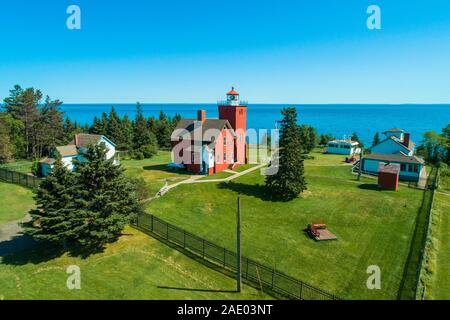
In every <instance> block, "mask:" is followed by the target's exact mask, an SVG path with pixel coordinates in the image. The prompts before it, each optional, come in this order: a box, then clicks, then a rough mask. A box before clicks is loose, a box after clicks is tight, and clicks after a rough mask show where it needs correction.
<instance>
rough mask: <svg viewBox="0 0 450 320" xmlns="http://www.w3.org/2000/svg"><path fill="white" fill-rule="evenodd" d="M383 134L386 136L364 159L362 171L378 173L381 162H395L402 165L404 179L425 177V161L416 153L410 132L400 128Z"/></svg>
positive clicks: (415, 179)
mask: <svg viewBox="0 0 450 320" xmlns="http://www.w3.org/2000/svg"><path fill="white" fill-rule="evenodd" d="M383 134H384V135H385V136H386V138H385V139H384V140H382V141H381V142H380V143H379V144H377V145H375V146H373V147H372V148H371V153H370V154H369V155H367V156H365V157H364V158H363V159H362V171H363V172H367V173H370V174H378V168H379V166H380V164H395V165H399V166H400V179H402V180H409V181H419V179H420V178H423V177H425V176H426V171H425V161H424V160H423V159H422V158H420V157H417V156H415V155H414V150H415V144H414V142H413V141H412V140H411V139H410V134H409V133H407V132H405V131H404V130H402V129H398V128H392V129H389V130H387V131H385V132H383ZM358 165H359V164H358Z"/></svg>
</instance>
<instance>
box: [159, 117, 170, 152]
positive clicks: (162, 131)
mask: <svg viewBox="0 0 450 320" xmlns="http://www.w3.org/2000/svg"><path fill="white" fill-rule="evenodd" d="M172 132H173V129H172V127H171V119H169V118H168V117H167V115H166V114H165V113H164V112H163V111H160V112H159V119H158V120H157V121H156V139H158V145H159V146H160V147H161V148H170V147H171V135H172Z"/></svg>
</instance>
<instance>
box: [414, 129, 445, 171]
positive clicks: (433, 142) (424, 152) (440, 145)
mask: <svg viewBox="0 0 450 320" xmlns="http://www.w3.org/2000/svg"><path fill="white" fill-rule="evenodd" d="M417 154H418V155H420V156H422V157H424V158H425V160H426V161H427V162H428V163H430V164H433V165H436V166H438V167H440V168H441V174H442V175H444V176H449V177H450V124H448V125H447V126H446V127H445V128H443V129H442V132H441V133H437V132H435V131H428V132H425V133H424V135H423V140H422V141H421V143H420V145H419V146H418V147H417Z"/></svg>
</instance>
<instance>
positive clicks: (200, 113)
mask: <svg viewBox="0 0 450 320" xmlns="http://www.w3.org/2000/svg"><path fill="white" fill-rule="evenodd" d="M197 120H198V121H201V122H205V120H206V110H198V111H197Z"/></svg>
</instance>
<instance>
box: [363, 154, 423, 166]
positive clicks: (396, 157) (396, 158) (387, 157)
mask: <svg viewBox="0 0 450 320" xmlns="http://www.w3.org/2000/svg"><path fill="white" fill-rule="evenodd" d="M364 159H368V160H380V161H388V162H398V163H415V164H425V161H424V160H423V159H422V158H419V157H416V156H411V157H410V156H404V155H401V154H380V153H372V154H369V155H367V156H365V157H364Z"/></svg>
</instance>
